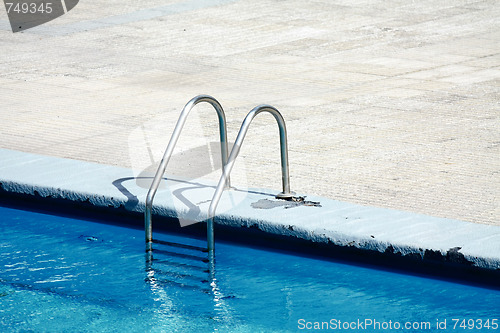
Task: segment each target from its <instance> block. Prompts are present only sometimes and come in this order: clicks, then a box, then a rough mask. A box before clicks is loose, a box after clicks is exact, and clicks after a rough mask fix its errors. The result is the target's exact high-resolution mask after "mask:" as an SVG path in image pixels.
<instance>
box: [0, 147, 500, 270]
mask: <svg viewBox="0 0 500 333" xmlns="http://www.w3.org/2000/svg"><path fill="white" fill-rule="evenodd" d="M0 161H1V164H0V188H1V189H2V190H3V191H4V192H7V193H15V194H28V195H38V196H41V197H51V198H59V199H63V200H68V201H72V202H75V203H78V202H82V203H83V202H85V203H90V204H91V205H94V206H96V207H106V208H119V207H123V208H125V209H126V210H128V211H133V212H143V211H144V206H145V205H144V202H145V195H146V193H147V189H145V188H142V187H139V186H137V184H136V182H135V181H134V180H135V178H134V173H133V171H132V170H130V169H125V168H119V167H113V166H107V165H100V164H95V163H89V162H82V161H75V160H68V159H61V158H55V157H49V156H40V155H35V154H28V153H22V152H18V151H12V150H6V149H0ZM240 193H241V192H240ZM273 193H274V191H270V190H261V189H259V190H253V191H251V192H250V193H246V194H244V196H243V199H241V200H240V202H239V203H238V204H237V205H234V206H231V205H228V202H229V201H230V200H225V201H224V197H223V200H221V208H220V209H219V210H220V211H221V213H220V214H218V216H217V220H216V223H217V224H220V225H226V226H230V227H236V228H243V229H245V228H246V229H248V228H257V229H259V230H261V231H263V232H266V233H269V234H275V235H280V236H285V237H290V238H294V239H304V240H309V241H312V242H316V243H320V244H331V245H333V246H340V247H345V248H355V249H359V250H366V251H375V252H378V253H381V254H388V255H397V256H400V257H407V258H408V259H413V260H415V259H417V260H419V259H421V260H422V261H425V260H431V261H432V260H434V261H438V262H445V263H451V264H455V265H462V266H464V267H469V268H470V267H477V268H482V269H487V270H496V271H500V227H498V226H489V225H480V224H474V223H469V222H464V221H458V220H450V219H443V218H436V217H431V216H425V215H421V214H414V213H409V212H401V211H395V210H389V209H382V208H376V207H366V206H360V205H355V204H350V203H345V202H340V201H336V200H331V199H327V198H322V197H315V196H308V197H307V200H310V201H315V202H319V203H320V204H321V207H313V206H305V205H298V206H293V205H291V207H289V208H284V207H283V203H282V202H279V201H278V200H276V199H274V198H273V195H272V194H273ZM197 195H199V194H195V196H197ZM231 195H232V194H231V193H226V194H225V196H226V199H227V196H231ZM240 196H241V195H240ZM202 197H203V196H200V198H202ZM205 198H206V197H203V199H204V200H205ZM171 199H172V198H171V194H170V193H168V191H166V190H163V191H162V190H159V191H158V194H157V196H156V199H155V210H154V213H155V214H158V215H162V216H166V217H173V218H178V217H182V216H183V214H185V212H183V211H182V210H179V209H178V208H176V207H174V205H173V204H172V200H171ZM260 200H267V202H269V203H270V205H271V206H272V205H273V204H276V206H277V207H275V208H269V209H256V208H254V207H252V205H255V203H256V202H259V201H260ZM278 206H279V207H278ZM199 218H200V219H201V218H203V217H199Z"/></svg>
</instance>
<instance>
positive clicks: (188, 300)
mask: <svg viewBox="0 0 500 333" xmlns="http://www.w3.org/2000/svg"><path fill="white" fill-rule="evenodd" d="M155 238H157V239H160V240H161V241H163V242H164V244H155V249H158V251H157V252H156V253H155V256H154V259H155V260H154V261H153V262H152V263H151V264H150V265H148V264H147V263H146V260H145V255H144V247H145V246H144V232H143V231H142V230H136V229H130V228H125V227H120V226H116V225H108V224H101V223H96V222H89V221H83V220H77V219H72V218H67V217H61V216H53V215H47V214H41V213H35V212H31V211H24V210H18V209H13V208H7V207H0V331H2V332H26V331H32V332H294V331H311V330H312V328H323V329H324V330H325V331H330V330H341V331H342V330H343V331H349V332H358V331H359V332H372V331H387V332H388V331H405V332H422V331H426V332H434V331H436V332H437V331H440V332H442V331H443V328H446V329H447V330H450V331H456V332H459V331H464V332H465V331H467V332H476V331H477V332H485V331H493V332H494V331H497V332H500V328H499V327H498V325H500V323H499V321H500V305H499V304H500V291H498V290H492V289H485V288H480V287H474V286H468V285H462V284H456V283H452V282H447V281H441V280H433V279H429V278H425V277H418V276H411V275H405V274H399V273H394V272H388V271H384V270H375V269H370V268H367V267H362V266H357V265H350V264H346V263H340V262H332V261H323V260H319V259H315V258H310V257H302V256H295V255H292V254H287V253H278V252H270V251H266V250H263V249H259V248H251V247H243V246H237V245H234V244H228V243H224V242H217V243H216V247H217V249H216V256H217V261H216V276H215V277H216V283H215V284H211V283H210V281H209V280H210V277H209V274H208V273H207V269H208V264H207V263H206V262H205V261H204V259H205V258H206V253H204V252H202V251H200V250H199V249H197V247H203V246H206V243H205V242H204V241H203V240H197V239H192V238H188V237H184V236H179V235H168V234H160V233H156V234H155ZM179 244H181V245H179ZM186 245H187V246H186ZM471 319H472V320H473V321H472V322H470V320H471ZM464 320H465V321H464ZM370 321H371V322H370ZM445 321H446V322H445ZM487 321H488V322H487ZM359 323H361V326H360V325H359ZM369 323H371V324H370V326H367V325H365V324H369ZM377 323H378V325H379V326H376V325H377ZM471 323H472V326H470V325H471ZM479 323H481V328H480V326H479ZM405 324H407V325H408V324H409V326H406V327H407V328H408V329H403V328H405V326H404V325H405ZM427 324H428V325H427ZM346 325H348V326H346ZM439 325H441V326H439ZM443 325H444V326H443ZM467 325H469V326H467ZM485 325H487V326H488V328H486V327H485ZM391 327H392V328H393V329H392V330H391ZM398 327H399V328H400V329H399V330H397V329H394V328H398ZM454 327H455V329H454V330H453V328H454ZM470 328H472V329H470Z"/></svg>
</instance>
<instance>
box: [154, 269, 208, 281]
mask: <svg viewBox="0 0 500 333" xmlns="http://www.w3.org/2000/svg"><path fill="white" fill-rule="evenodd" d="M153 272H154V273H155V276H157V275H156V274H158V275H160V276H170V277H173V278H178V279H186V280H192V281H196V282H200V283H207V281H208V280H207V279H206V278H203V277H199V276H195V275H191V274H185V273H179V272H171V271H166V270H162V269H159V268H153Z"/></svg>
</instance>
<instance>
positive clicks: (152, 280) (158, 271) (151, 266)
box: [145, 240, 234, 331]
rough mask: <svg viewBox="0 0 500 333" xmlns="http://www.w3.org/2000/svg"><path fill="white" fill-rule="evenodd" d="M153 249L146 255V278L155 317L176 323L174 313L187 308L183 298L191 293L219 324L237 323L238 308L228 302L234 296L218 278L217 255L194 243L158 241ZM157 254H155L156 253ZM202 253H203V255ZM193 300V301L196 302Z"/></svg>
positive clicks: (199, 305)
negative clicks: (233, 307) (228, 294)
mask: <svg viewBox="0 0 500 333" xmlns="http://www.w3.org/2000/svg"><path fill="white" fill-rule="evenodd" d="M154 244H155V247H154V248H153V251H150V252H148V253H147V254H146V256H145V257H146V264H145V272H146V278H145V281H146V282H147V283H148V286H149V288H150V290H151V292H152V294H153V299H154V301H155V303H156V306H157V309H155V311H154V313H155V320H157V323H158V324H160V323H161V322H163V323H164V324H167V323H168V324H169V325H171V324H172V320H173V313H175V312H177V311H179V309H181V308H183V307H185V306H186V305H185V304H176V302H177V300H179V301H178V303H182V300H183V299H185V298H186V296H187V295H190V294H191V295H190V297H191V298H192V300H196V301H195V302H193V303H194V304H197V305H196V306H197V307H199V309H192V308H191V309H189V311H195V312H196V313H198V312H200V313H201V314H199V315H203V316H208V318H210V319H211V320H212V321H213V325H214V327H213V328H214V331H217V327H219V328H220V327H221V325H222V326H226V325H232V324H234V315H233V313H234V311H233V309H232V308H231V307H230V305H229V304H228V303H227V300H228V299H230V298H232V297H230V296H227V295H225V294H224V293H223V291H222V290H221V288H220V285H219V283H218V280H217V278H216V264H215V258H214V257H213V256H210V255H208V253H207V251H206V249H204V248H201V247H196V246H193V245H186V244H179V243H172V242H167V241H158V240H155V241H154ZM153 253H154V256H153ZM200 253H201V255H200ZM193 303H192V304H193Z"/></svg>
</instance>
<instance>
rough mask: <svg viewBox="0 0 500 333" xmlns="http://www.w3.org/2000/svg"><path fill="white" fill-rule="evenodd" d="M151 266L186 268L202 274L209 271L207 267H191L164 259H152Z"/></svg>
mask: <svg viewBox="0 0 500 333" xmlns="http://www.w3.org/2000/svg"><path fill="white" fill-rule="evenodd" d="M153 264H154V265H166V266H171V267H178V268H186V269H192V270H197V271H200V272H203V273H209V270H208V268H207V267H201V266H196V265H191V264H184V263H180V262H176V261H172V260H165V259H156V258H154V259H153Z"/></svg>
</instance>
